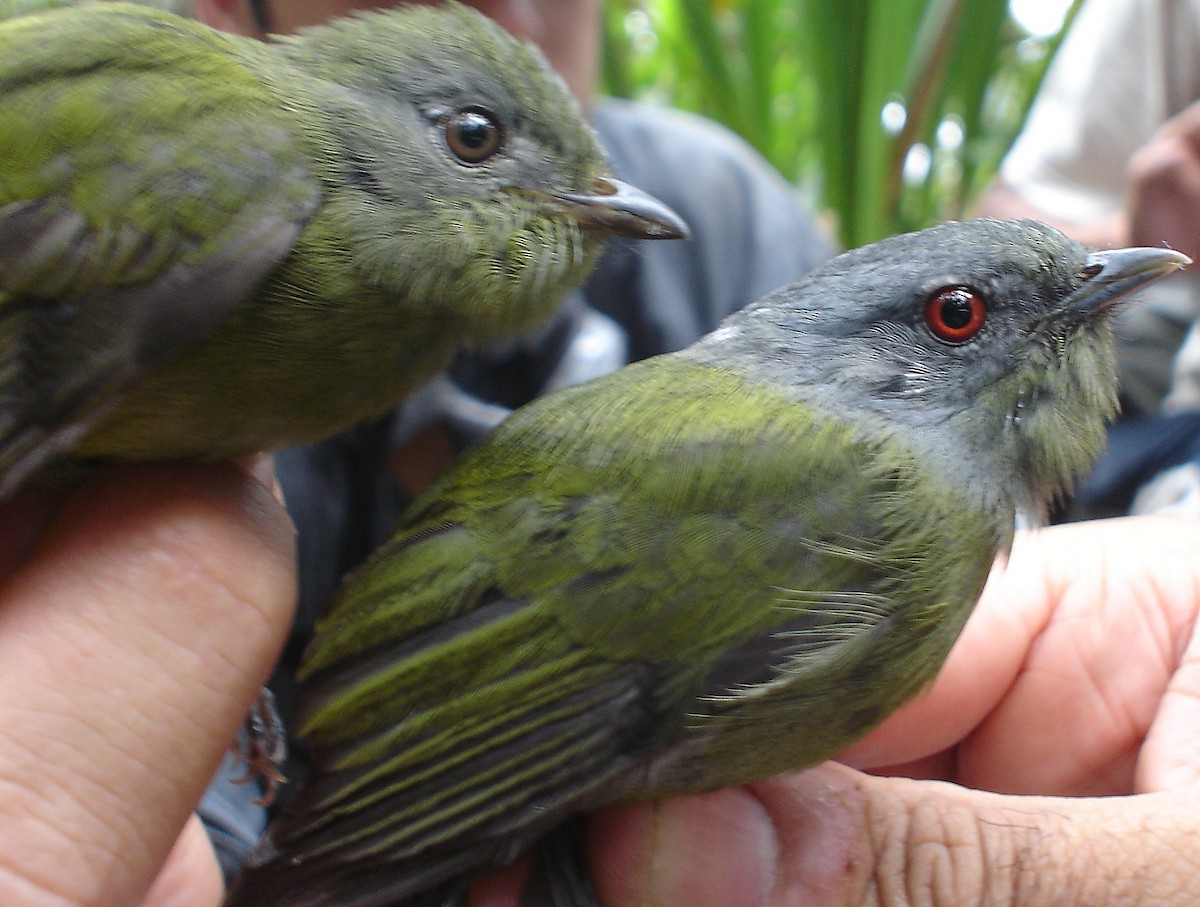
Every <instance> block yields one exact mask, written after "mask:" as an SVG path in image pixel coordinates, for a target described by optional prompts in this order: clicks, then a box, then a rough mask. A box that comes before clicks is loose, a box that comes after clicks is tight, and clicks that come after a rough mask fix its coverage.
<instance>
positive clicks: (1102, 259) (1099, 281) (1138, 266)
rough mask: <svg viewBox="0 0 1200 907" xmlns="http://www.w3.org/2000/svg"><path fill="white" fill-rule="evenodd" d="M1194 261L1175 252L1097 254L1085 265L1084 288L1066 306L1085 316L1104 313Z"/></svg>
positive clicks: (1161, 250) (1073, 294) (1109, 251)
mask: <svg viewBox="0 0 1200 907" xmlns="http://www.w3.org/2000/svg"><path fill="white" fill-rule="evenodd" d="M1191 263H1192V260H1191V259H1190V258H1188V257H1187V256H1186V255H1184V254H1183V253H1181V252H1176V251H1175V250H1173V249H1143V248H1135V249H1110V250H1108V251H1106V252H1093V253H1092V254H1091V255H1089V256H1088V257H1087V260H1086V261H1085V262H1084V265H1083V273H1082V275H1081V276H1083V278H1084V283H1083V286H1081V287H1080V288H1079V289H1078V290H1076V291H1075V292H1074V293H1072V294H1071V295H1070V297H1068V299H1067V301H1066V306H1067V308H1069V309H1072V310H1073V311H1076V312H1078V313H1079V314H1081V315H1090V314H1093V313H1096V312H1103V311H1104V310H1105V309H1108V308H1110V307H1111V306H1113V305H1114V304H1115V303H1116V302H1117V301H1118V300H1120V299H1122V298H1124V297H1125V296H1128V295H1129V294H1130V293H1132V292H1134V291H1135V290H1140V289H1141V288H1142V287H1145V286H1148V285H1149V284H1152V283H1154V281H1156V280H1159V279H1160V278H1163V277H1166V276H1167V275H1168V274H1170V273H1171V272H1173V271H1178V270H1179V269H1180V268H1184V267H1187V266H1188V265H1190V264H1191Z"/></svg>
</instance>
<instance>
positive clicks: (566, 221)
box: [275, 3, 687, 340]
mask: <svg viewBox="0 0 1200 907" xmlns="http://www.w3.org/2000/svg"><path fill="white" fill-rule="evenodd" d="M278 41H279V43H278V44H276V45H275V52H277V53H279V54H281V55H282V56H284V57H286V58H287V59H289V60H291V61H292V62H293V63H294V64H295V65H297V66H298V67H299V68H301V69H302V70H304V72H305V73H307V74H309V75H316V76H318V77H319V80H320V84H319V87H316V88H313V89H312V94H311V95H310V96H309V97H307V98H305V97H300V96H297V97H296V103H297V104H308V105H311V106H312V107H313V108H315V109H316V110H317V111H318V115H319V116H320V117H322V119H323V120H324V121H325V123H326V124H327V125H328V127H329V132H330V133H331V134H332V135H333V136H334V137H335V141H334V142H332V143H328V147H325V148H324V149H323V151H324V154H323V155H319V156H322V157H323V159H324V161H325V164H326V167H327V173H326V174H325V177H326V181H327V184H328V185H329V186H330V187H331V189H330V196H331V197H330V198H329V199H328V200H327V202H326V210H327V211H329V212H330V215H331V216H333V217H339V214H338V208H339V206H341V207H343V208H344V209H345V210H344V212H343V213H342V214H341V215H340V220H341V222H343V223H344V224H346V225H347V228H346V229H347V230H350V231H353V232H355V233H356V234H358V235H361V236H362V237H364V243H363V247H364V248H365V249H367V250H368V252H367V253H366V254H362V255H360V258H361V260H362V262H363V266H364V268H366V269H371V268H373V267H377V268H378V271H379V273H378V274H377V275H374V276H375V277H376V279H377V280H378V281H379V282H380V283H381V284H391V285H398V286H405V287H406V289H407V292H408V295H410V296H412V297H414V298H415V299H417V300H420V299H424V298H429V297H430V296H436V294H437V293H438V292H439V289H440V284H449V283H451V282H450V281H447V280H446V279H445V267H446V266H447V265H449V264H453V263H456V262H470V266H469V269H468V271H467V272H465V273H464V274H456V275H455V277H456V278H457V280H458V282H459V283H460V284H461V282H462V281H464V280H465V281H466V282H467V283H468V284H470V285H471V286H470V287H469V289H468V291H467V292H460V293H459V294H458V295H459V298H460V299H462V300H467V302H466V303H465V304H469V305H470V306H473V307H475V309H476V310H475V311H473V312H472V313H471V317H470V318H467V319H464V323H469V324H475V325H478V331H477V333H478V335H479V336H478V337H474V338H469V339H475V340H490V339H493V337H494V335H496V334H511V333H514V332H516V331H518V330H521V329H524V328H527V327H529V326H531V325H532V324H534V323H536V322H537V321H539V320H540V319H541V318H542V317H543V316H544V315H545V314H547V312H548V311H549V309H550V308H551V307H552V306H553V305H554V304H556V303H557V302H558V300H559V298H561V295H562V294H563V293H564V292H565V291H566V290H567V289H569V288H570V287H571V286H574V285H575V284H577V283H579V282H581V281H582V279H583V277H584V276H585V274H586V269H587V265H588V264H589V263H590V262H591V261H592V260H594V258H595V257H596V255H597V254H598V252H599V250H600V249H601V248H602V246H603V243H604V240H605V239H606V238H607V237H609V236H613V235H623V236H633V237H638V238H646V239H674V238H681V237H684V236H686V235H687V226H686V225H685V224H684V223H683V221H682V220H681V219H680V218H679V217H678V215H676V214H675V213H674V212H673V211H671V210H670V208H668V207H667V206H666V205H664V204H662V203H661V202H659V201H657V200H656V199H653V198H651V197H650V196H649V195H647V194H645V193H642V192H640V191H638V190H637V189H635V188H634V187H631V186H628V185H626V184H624V183H621V182H620V181H618V180H616V179H614V178H613V177H612V175H611V172H610V169H609V166H608V162H607V159H606V156H605V154H604V151H603V149H602V148H601V146H600V144H599V142H598V140H597V139H596V136H595V134H594V133H593V132H592V130H591V128H590V127H589V125H588V124H587V122H586V120H585V119H584V117H583V115H582V113H581V111H580V109H579V105H578V103H577V102H576V100H575V98H574V97H572V95H571V94H570V92H569V91H568V90H567V88H566V86H565V85H564V84H563V82H562V80H561V79H560V78H559V77H558V76H557V74H555V73H554V71H553V70H552V69H551V68H550V67H549V66H548V65H547V63H546V62H545V60H544V59H543V57H542V55H541V53H540V52H539V51H538V49H537V48H536V47H534V46H532V45H530V44H526V43H524V42H521V41H518V40H517V39H515V38H513V37H512V36H511V35H509V34H507V33H506V32H505V31H504V30H503V29H501V28H500V27H499V26H498V25H496V24H495V23H494V22H492V21H491V20H490V19H488V18H487V17H486V16H484V15H482V14H481V13H479V12H478V11H476V10H474V9H471V8H470V7H466V6H461V5H458V4H454V3H447V4H443V5H438V6H424V5H412V6H407V5H406V6H402V7H398V8H396V9H389V10H382V11H378V10H377V11H372V12H367V13H362V14H359V15H355V16H350V17H346V18H343V19H339V20H336V21H335V22H334V23H331V24H329V25H323V26H318V27H316V28H312V29H308V30H306V31H303V32H301V33H300V34H299V35H297V36H295V37H291V38H280V39H278ZM306 81H307V80H306ZM321 134H322V135H324V133H321ZM414 237H423V238H424V240H423V241H422V242H421V243H419V244H414V243H413V238H414ZM372 248H374V249H376V250H377V254H374V255H372V254H370V253H369V250H370V249H372ZM415 255H420V256H423V257H424V260H420V261H414V260H413V259H414V256H415ZM412 281H419V283H416V284H413V283H411V282H412ZM460 290H461V286H460ZM514 298H515V300H516V302H517V303H518V304H515V305H514V304H513V301H514ZM493 309H494V311H493Z"/></svg>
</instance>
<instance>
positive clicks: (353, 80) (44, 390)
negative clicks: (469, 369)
mask: <svg viewBox="0 0 1200 907" xmlns="http://www.w3.org/2000/svg"><path fill="white" fill-rule="evenodd" d="M685 232H686V227H684V225H683V224H682V222H681V221H680V220H679V219H678V217H677V216H676V215H674V214H673V213H672V212H671V211H670V210H669V209H667V208H666V207H665V206H663V205H662V204H660V203H658V202H657V201H655V200H654V199H652V198H650V197H649V196H647V195H645V194H643V193H640V192H638V191H637V190H635V189H633V188H632V187H629V186H626V185H624V184H622V183H620V182H618V181H616V180H614V179H612V178H611V176H610V174H609V168H608V164H607V162H606V159H605V156H604V153H603V151H602V150H601V148H600V146H599V144H598V143H597V140H596V138H595V136H594V134H593V133H592V131H591V129H590V128H589V127H588V126H587V125H586V123H585V122H584V120H583V118H582V117H581V115H580V112H579V109H578V107H577V105H576V103H575V101H574V100H573V99H572V98H571V96H570V95H569V94H568V92H567V90H566V88H565V86H563V84H562V83H561V81H560V80H559V79H558V77H557V76H555V75H554V74H553V73H552V72H551V71H550V70H549V69H548V67H547V66H546V64H545V63H544V61H543V59H542V57H541V55H540V54H539V53H538V52H537V51H536V50H535V49H533V48H532V47H529V46H527V45H525V44H522V43H520V42H518V41H517V40H515V39H514V38H512V37H510V36H509V35H507V34H506V33H505V32H504V31H503V30H501V29H500V28H499V27H498V26H496V25H495V24H493V23H492V22H491V21H490V20H488V19H487V18H485V17H484V16H482V15H481V14H479V13H478V12H475V11H473V10H470V9H468V8H466V7H459V6H455V5H450V6H445V7H437V8H431V7H425V6H412V7H408V6H406V7H404V8H402V9H396V10H391V11H386V12H376V13H373V14H364V15H361V16H357V17H353V18H350V19H346V20H344V21H340V22H338V23H337V24H333V25H329V26H324V27H318V28H313V29H310V30H308V31H306V32H304V33H302V34H300V35H299V36H297V37H295V38H280V39H279V40H278V41H277V42H275V43H270V44H265V43H261V42H257V41H252V40H249V39H246V38H240V37H236V36H233V35H227V34H223V33H221V32H218V31H215V30H213V29H210V28H208V27H206V26H204V25H201V24H199V23H196V22H193V21H190V20H187V19H183V18H180V17H177V16H174V15H171V14H169V13H165V12H160V11H156V10H152V9H149V8H146V7H142V6H134V5H128V4H123V3H115V2H104V3H91V4H81V5H79V6H75V7H71V8H66V9H58V10H52V11H49V12H46V13H44V14H40V15H29V16H24V17H20V18H15V19H11V20H9V21H6V22H3V23H0V497H2V496H3V495H5V494H8V493H10V492H12V491H13V490H14V489H15V488H16V487H17V486H19V485H20V484H21V483H22V482H24V481H25V480H26V479H27V478H29V477H30V476H31V475H33V474H35V473H37V472H38V471H40V470H42V469H43V468H45V467H47V466H48V465H50V464H54V463H55V462H57V461H60V460H62V459H63V458H65V457H68V456H70V457H75V458H84V459H100V460H114V459H115V460H142V459H164V458H207V459H218V458H224V457H229V456H236V455H241V454H246V453H249V452H252V451H257V450H264V449H271V448H277V447H281V446H285V445H292V444H298V443H302V442H305V441H310V440H314V439H317V438H320V437H323V436H325V435H328V434H331V433H333V432H335V431H337V430H338V429H340V428H343V427H346V426H348V425H349V424H351V423H353V422H355V421H357V420H359V419H362V418H364V417H368V416H372V415H376V414H378V413H380V412H383V411H385V410H386V409H388V408H389V407H391V406H392V405H394V404H395V403H396V401H397V400H398V399H400V398H401V397H402V396H404V395H405V393H406V392H408V391H410V390H412V389H414V387H415V386H418V385H420V384H421V383H422V382H423V381H425V380H427V379H429V378H430V377H432V376H433V375H434V374H435V373H436V372H437V371H438V369H440V368H441V367H442V366H443V365H444V364H445V362H446V361H447V360H448V358H449V357H450V355H451V353H452V352H453V351H454V350H455V349H456V348H457V347H459V346H461V345H472V344H481V343H484V342H486V341H489V340H492V339H494V338H496V337H497V336H501V335H505V334H513V333H516V332H519V331H521V330H523V329H527V328H529V327H530V326H532V325H534V324H536V323H537V322H538V321H539V320H541V319H542V318H543V317H545V316H547V315H548V314H549V313H550V312H551V311H552V310H553V308H554V307H555V305H556V303H557V302H558V300H559V299H560V298H561V296H562V294H563V293H564V292H565V291H566V290H567V289H569V288H570V287H572V286H574V285H575V284H577V283H579V282H580V281H581V280H582V279H583V278H584V276H585V275H586V273H587V270H588V267H589V266H590V264H591V263H592V262H593V261H594V260H595V258H596V256H597V254H598V252H599V250H600V249H601V248H602V246H603V243H604V241H605V239H606V238H607V237H608V236H611V235H616V234H620V235H628V236H638V237H649V238H657V237H678V236H681V235H683V234H684V233H685Z"/></svg>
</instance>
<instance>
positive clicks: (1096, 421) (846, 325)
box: [710, 219, 1189, 511]
mask: <svg viewBox="0 0 1200 907" xmlns="http://www.w3.org/2000/svg"><path fill="white" fill-rule="evenodd" d="M1188 262H1189V260H1188V259H1187V257H1186V256H1184V255H1181V254H1179V253H1177V252H1173V251H1171V250H1169V249H1121V250H1116V251H1108V252H1094V251H1091V250H1090V249H1088V248H1087V247H1086V246H1083V245H1082V244H1080V243H1078V242H1076V241H1074V240H1072V239H1070V238H1069V237H1067V236H1066V235H1064V234H1063V233H1061V232H1059V231H1058V230H1055V229H1053V228H1051V227H1048V226H1045V225H1044V224H1040V223H1036V222H1033V221H1021V222H1010V221H997V220H989V219H980V220H974V221H966V222H953V223H946V224H942V225H940V226H937V227H934V228H931V229H928V230H924V231H921V232H917V233H909V234H904V235H901V236H895V237H892V238H890V239H886V240H883V241H882V242H878V243H875V244H873V245H870V246H865V247H863V248H861V249H856V250H854V251H851V252H848V253H846V254H844V255H841V256H839V257H838V258H836V259H834V260H832V261H831V262H829V263H828V264H826V265H825V266H823V267H821V268H819V269H817V270H815V271H813V272H812V273H811V274H809V275H808V276H807V277H806V278H804V279H803V280H801V281H800V282H798V283H795V284H793V285H791V286H789V287H785V288H783V289H782V290H779V291H777V292H775V293H774V294H772V295H770V296H768V297H766V298H765V299H764V300H762V301H761V302H759V303H757V304H755V305H754V306H753V307H751V308H750V309H748V310H746V311H745V312H743V313H739V314H738V315H735V316H734V317H733V318H731V319H730V320H729V321H728V322H727V323H726V326H725V327H724V328H723V329H719V330H718V332H716V335H715V336H716V337H717V338H718V341H719V340H720V337H721V334H722V331H724V332H726V333H727V334H728V335H729V338H730V339H728V340H726V341H723V342H724V343H727V344H732V345H733V346H736V347H737V348H738V349H745V348H746V347H747V345H748V344H753V345H757V346H759V347H760V348H765V349H768V350H770V351H771V352H770V353H769V355H767V356H765V357H762V358H763V359H764V360H765V362H764V364H763V365H762V368H761V370H760V372H759V374H761V375H763V376H769V377H770V380H772V381H773V382H775V383H777V384H778V385H779V386H781V387H792V388H793V389H794V390H793V392H794V393H798V394H801V395H803V396H804V397H806V398H811V399H813V400H815V401H817V402H818V403H819V404H821V405H827V406H830V407H832V408H834V409H835V410H836V411H838V412H840V413H844V414H848V415H851V416H853V417H856V418H859V419H861V420H862V421H864V422H865V423H867V424H869V425H870V426H871V427H872V428H883V429H885V430H888V431H890V433H891V435H892V436H893V437H899V438H900V439H901V440H903V441H904V442H905V443H906V444H908V445H909V446H910V447H913V448H919V449H922V450H923V451H924V452H925V454H926V455H927V456H931V457H933V458H934V462H936V463H937V464H938V467H939V468H940V469H941V470H942V471H943V473H944V474H945V475H947V476H957V477H958V478H960V479H961V481H962V483H963V485H964V487H966V486H970V487H971V488H972V493H978V494H983V495H985V496H990V495H998V496H1001V497H1002V498H1003V500H1004V502H1005V504H1006V506H1008V507H1012V506H1013V504H1014V503H1015V505H1016V506H1021V507H1024V508H1028V509H1031V510H1034V511H1041V510H1043V509H1044V508H1045V506H1046V505H1047V504H1048V503H1049V502H1050V501H1051V500H1052V499H1053V498H1055V497H1056V496H1058V495H1061V494H1062V493H1063V492H1064V491H1066V490H1067V489H1068V488H1069V487H1070V484H1071V482H1072V480H1073V478H1074V477H1075V476H1076V475H1078V474H1079V473H1080V472H1081V471H1082V470H1084V469H1086V468H1087V467H1088V466H1089V465H1090V464H1091V462H1092V461H1093V459H1094V458H1095V456H1096V455H1097V454H1098V453H1099V451H1100V450H1101V448H1102V446H1103V443H1104V434H1105V423H1106V421H1107V420H1108V419H1110V418H1112V417H1113V415H1114V414H1115V413H1116V409H1117V394H1116V375H1115V368H1114V362H1113V341H1112V333H1111V330H1110V320H1111V319H1110V315H1111V314H1112V312H1113V311H1114V308H1115V306H1116V304H1117V303H1118V302H1119V301H1121V300H1122V299H1123V298H1125V297H1126V296H1127V295H1128V294H1130V293H1132V292H1133V291H1135V290H1137V289H1139V288H1140V287H1143V286H1145V285H1146V284H1148V283H1150V282H1152V281H1154V280H1156V279H1158V278H1160V277H1163V276H1165V275H1167V274H1169V273H1171V272H1172V271H1174V270H1176V269H1178V268H1180V267H1183V266H1184V265H1185V264H1187V263H1188ZM711 342H712V341H710V343H711Z"/></svg>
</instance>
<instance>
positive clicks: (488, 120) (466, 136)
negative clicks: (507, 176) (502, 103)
mask: <svg viewBox="0 0 1200 907" xmlns="http://www.w3.org/2000/svg"><path fill="white" fill-rule="evenodd" d="M442 135H443V136H444V137H445V140H446V147H447V148H449V149H450V153H451V154H453V155H454V156H455V157H456V158H458V159H459V160H460V161H461V162H462V163H464V164H466V165H468V166H472V167H473V166H475V165H476V164H482V163H483V162H484V161H486V160H487V159H488V158H490V157H492V156H493V155H495V154H496V152H498V151H499V150H500V148H501V147H502V146H503V144H504V130H503V128H502V127H501V126H500V121H499V120H498V119H497V118H496V115H495V114H493V113H492V112H491V111H490V110H486V109H485V108H483V107H464V108H462V109H461V110H456V111H455V112H454V113H452V114H449V115H448V116H446V117H444V118H443V120H442Z"/></svg>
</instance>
